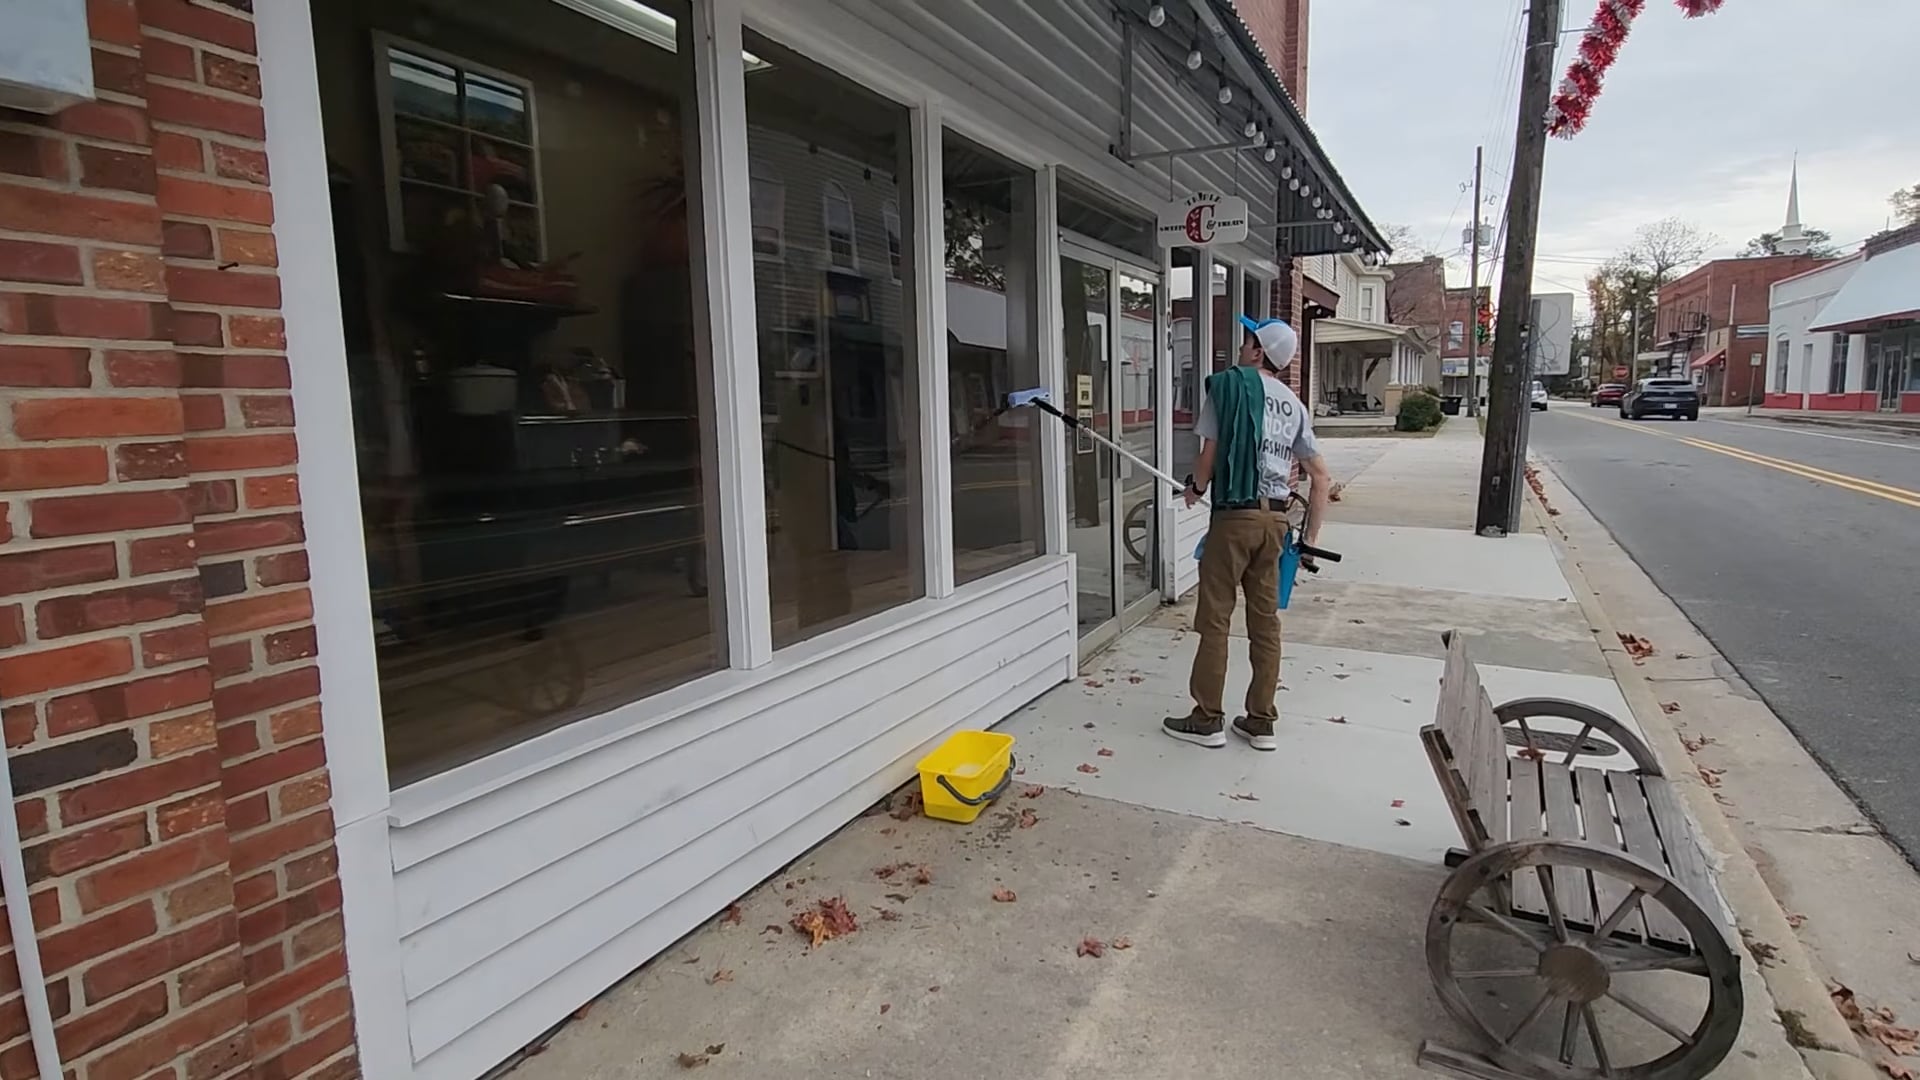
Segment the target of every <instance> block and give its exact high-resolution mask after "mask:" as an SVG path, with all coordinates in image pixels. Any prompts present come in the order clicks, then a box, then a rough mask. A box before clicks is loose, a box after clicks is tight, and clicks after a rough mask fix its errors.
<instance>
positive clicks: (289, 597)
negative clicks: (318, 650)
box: [205, 589, 313, 638]
mask: <svg viewBox="0 0 1920 1080" xmlns="http://www.w3.org/2000/svg"><path fill="white" fill-rule="evenodd" d="M311 618H313V596H312V594H311V593H309V592H308V591H307V590H306V589H290V590H287V591H285V592H277V593H266V594H264V595H257V596H247V597H242V598H241V599H238V600H226V601H222V602H220V603H217V604H212V605H209V606H208V607H207V612H206V618H205V621H206V625H207V636H208V637H210V638H221V637H231V636H233V635H235V634H244V633H248V632H250V631H254V630H265V629H268V628H270V627H275V626H286V625H289V624H291V623H298V622H306V621H307V620H309V619H311Z"/></svg>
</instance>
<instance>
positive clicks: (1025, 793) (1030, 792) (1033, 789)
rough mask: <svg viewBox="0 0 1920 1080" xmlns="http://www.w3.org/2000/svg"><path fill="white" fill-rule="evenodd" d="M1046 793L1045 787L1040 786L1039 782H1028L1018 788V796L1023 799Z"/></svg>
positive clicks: (1037, 796) (1035, 797) (1034, 797)
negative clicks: (1028, 783) (1025, 785)
mask: <svg viewBox="0 0 1920 1080" xmlns="http://www.w3.org/2000/svg"><path fill="white" fill-rule="evenodd" d="M1046 793H1047V789H1046V788H1044V787H1041V786H1040V785H1039V784H1030V785H1028V786H1027V787H1024V788H1021V789H1020V797H1021V798H1023V799H1037V798H1039V797H1040V796H1042V795H1045V794H1046Z"/></svg>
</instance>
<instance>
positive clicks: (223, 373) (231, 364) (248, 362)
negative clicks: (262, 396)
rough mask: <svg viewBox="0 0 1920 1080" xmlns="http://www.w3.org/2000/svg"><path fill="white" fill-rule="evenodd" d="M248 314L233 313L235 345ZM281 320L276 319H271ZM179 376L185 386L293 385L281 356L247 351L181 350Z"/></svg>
mask: <svg viewBox="0 0 1920 1080" xmlns="http://www.w3.org/2000/svg"><path fill="white" fill-rule="evenodd" d="M246 319H247V316H243V315H235V316H233V329H234V332H235V338H236V342H235V346H236V347H239V344H238V340H237V339H238V337H239V333H240V330H241V327H242V325H243V321H244V320H246ZM279 321H280V320H279V319H278V318H275V319H274V320H273V322H275V323H278V322H279ZM180 359H181V365H182V368H181V371H182V375H181V378H182V380H183V381H184V384H185V385H187V386H195V387H199V386H207V387H214V386H217V387H227V388H233V389H262V390H284V389H286V388H288V387H290V386H292V385H293V378H292V372H291V371H290V370H289V369H288V367H287V358H286V357H284V356H271V355H261V354H257V353H246V354H208V353H184V354H182V355H181V358H180Z"/></svg>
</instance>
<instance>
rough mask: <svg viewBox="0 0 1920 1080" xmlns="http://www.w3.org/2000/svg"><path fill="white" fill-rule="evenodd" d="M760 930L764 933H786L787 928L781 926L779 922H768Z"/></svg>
mask: <svg viewBox="0 0 1920 1080" xmlns="http://www.w3.org/2000/svg"><path fill="white" fill-rule="evenodd" d="M760 932H761V933H763V934H784V933H786V932H787V928H786V927H784V926H781V925H780V924H779V923H768V924H767V925H766V926H765V927H764V928H762V929H761V931H760Z"/></svg>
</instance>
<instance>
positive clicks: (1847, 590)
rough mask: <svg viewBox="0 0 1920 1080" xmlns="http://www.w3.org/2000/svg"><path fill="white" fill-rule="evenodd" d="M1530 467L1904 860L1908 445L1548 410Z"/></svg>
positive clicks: (1908, 720) (1919, 857) (1910, 646)
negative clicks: (1663, 597) (1667, 601)
mask: <svg viewBox="0 0 1920 1080" xmlns="http://www.w3.org/2000/svg"><path fill="white" fill-rule="evenodd" d="M1531 450H1532V451H1533V452H1534V453H1535V454H1537V455H1539V456H1540V457H1542V458H1544V459H1545V460H1546V461H1547V462H1548V463H1549V464H1551V465H1552V467H1553V469H1554V470H1555V472H1556V473H1558V474H1559V476H1560V477H1561V479H1562V480H1564V481H1565V482H1566V484H1567V486H1568V487H1569V488H1570V489H1571V490H1572V491H1573V492H1574V494H1575V495H1577V496H1578V497H1579V498H1580V499H1581V501H1582V502H1584V503H1585V504H1586V506H1587V508H1588V509H1589V510H1591V511H1592V512H1593V514H1594V516H1595V517H1597V518H1598V519H1599V520H1600V522H1601V523H1602V524H1604V525H1605V526H1606V527H1607V528H1608V529H1609V530H1610V531H1611V532H1612V533H1613V535H1614V537H1615V539H1616V540H1618V541H1619V543H1620V544H1621V546H1623V547H1624V548H1625V549H1626V550H1627V551H1628V553H1630V554H1631V555H1632V556H1633V558H1634V559H1635V560H1636V561H1637V562H1639V563H1640V565H1641V566H1642V567H1644V568H1645V569H1646V571H1647V573H1648V574H1649V575H1650V576H1651V577H1652V578H1653V580H1654V581H1655V582H1656V583H1657V584H1658V585H1659V586H1660V588H1661V589H1662V590H1663V591H1665V592H1666V593H1667V595H1668V596H1670V597H1671V598H1672V599H1673V601H1674V602H1675V603H1676V604H1678V605H1679V607H1680V609H1681V610H1682V611H1684V612H1685V613H1686V615H1687V617H1688V618H1690V619H1691V620H1692V621H1693V622H1694V624H1695V625H1696V626H1698V627H1699V628H1700V630H1701V631H1702V632H1703V633H1704V634H1705V635H1706V636H1707V637H1708V638H1709V639H1710V640H1711V641H1712V642H1713V643H1714V645H1715V646H1717V647H1718V648H1719V650H1720V652H1721V653H1722V654H1724V655H1725V656H1726V658H1727V659H1728V660H1729V661H1730V662H1731V663H1732V664H1733V665H1734V667H1735V668H1737V669H1738V671H1739V673H1740V675H1741V676H1742V677H1744V678H1745V679H1746V681H1747V682H1748V683H1749V684H1750V685H1751V686H1752V687H1753V688H1754V689H1755V690H1756V691H1758V692H1759V694H1760V695H1761V696H1762V698H1764V699H1765V701H1766V703H1767V705H1768V706H1770V707H1771V708H1772V709H1773V710H1774V712H1776V713H1777V714H1778V715H1779V716H1780V718H1781V719H1782V720H1783V721H1784V722H1785V723H1786V724H1787V725H1788V726H1789V727H1790V728H1791V729H1792V730H1793V732H1794V733H1795V734H1796V735H1797V736H1798V737H1799V739H1800V741H1801V742H1802V743H1803V744H1805V746H1806V747H1807V749H1808V750H1809V751H1810V752H1811V753H1812V754H1813V755H1814V756H1815V757H1816V758H1818V759H1819V760H1820V762H1821V763H1822V764H1823V765H1825V767H1826V768H1827V769H1828V771H1829V772H1831V773H1832V774H1833V775H1834V777H1835V778H1836V779H1837V780H1838V781H1839V782H1840V783H1841V785H1842V786H1843V787H1845V788H1846V789H1847V790H1848V791H1849V792H1850V793H1851V794H1852V795H1853V797H1854V799H1855V800H1856V801H1857V802H1859V803H1860V805H1861V807H1862V809H1863V810H1864V811H1865V812H1866V813H1867V814H1868V815H1869V816H1870V817H1871V818H1873V819H1874V820H1875V821H1877V822H1878V823H1879V824H1880V825H1881V826H1882V827H1883V828H1884V829H1885V830H1886V832H1887V834H1888V836H1889V837H1890V838H1891V839H1892V841H1893V842H1894V843H1895V844H1896V845H1897V846H1899V847H1900V849H1901V850H1902V851H1903V852H1904V853H1905V855H1906V857H1907V858H1908V859H1909V860H1910V861H1920V744H1916V742H1915V741H1914V740H1913V738H1912V731H1913V722H1912V717H1913V714H1914V707H1913V704H1912V703H1913V702H1914V701H1915V700H1916V698H1920V667H1916V665H1915V664H1914V663H1913V656H1914V644H1915V643H1914V638H1915V628H1916V615H1915V613H1916V611H1920V578H1916V577H1915V575H1914V574H1913V573H1912V568H1913V567H1914V565H1915V563H1916V560H1920V527H1916V526H1920V518H1916V512H1920V440H1914V439H1907V438H1904V437H1903V436H1901V435H1900V434H1897V433H1883V432H1877V431H1854V430H1852V429H1847V430H1835V429H1822V430H1818V431H1815V430H1809V429H1804V428H1797V427H1788V426H1784V425H1776V424H1773V423H1770V422H1768V421H1764V420H1742V419H1739V418H1737V416H1728V417H1725V418H1715V417H1713V416H1712V415H1711V414H1709V415H1708V416H1706V417H1703V418H1702V419H1701V420H1700V421H1699V422H1697V423H1686V422H1679V421H1641V422H1638V423H1628V422H1625V421H1621V420H1619V419H1617V417H1616V416H1615V414H1614V413H1613V411H1612V410H1598V409H1589V408H1587V407H1585V406H1584V405H1582V404H1580V403H1576V402H1555V403H1554V406H1553V408H1552V409H1551V410H1550V411H1549V412H1548V413H1547V414H1545V415H1536V416H1535V417H1534V419H1533V427H1532V437H1531ZM1875 567H1879V569H1877V570H1876V569H1874V568H1875ZM1622 629H1623V630H1630V629H1631V628H1627V627H1623V628H1622ZM1660 644H1661V643H1660V642H1658V641H1656V642H1654V646H1655V647H1656V648H1658V647H1660Z"/></svg>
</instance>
